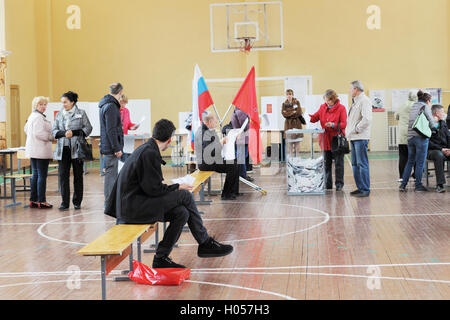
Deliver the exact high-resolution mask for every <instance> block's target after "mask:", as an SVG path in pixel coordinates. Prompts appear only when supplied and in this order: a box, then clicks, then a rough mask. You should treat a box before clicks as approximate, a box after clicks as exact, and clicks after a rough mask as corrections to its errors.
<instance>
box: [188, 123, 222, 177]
mask: <svg viewBox="0 0 450 320" xmlns="http://www.w3.org/2000/svg"><path fill="white" fill-rule="evenodd" d="M222 148H223V146H222V144H221V142H220V138H219V136H218V135H217V132H216V131H215V130H211V129H209V128H208V127H207V126H206V125H205V124H204V123H202V126H201V127H199V128H198V130H197V132H196V133H195V135H194V150H195V160H196V162H197V165H198V166H199V169H201V166H202V165H205V164H222V163H224V160H223V158H222Z"/></svg>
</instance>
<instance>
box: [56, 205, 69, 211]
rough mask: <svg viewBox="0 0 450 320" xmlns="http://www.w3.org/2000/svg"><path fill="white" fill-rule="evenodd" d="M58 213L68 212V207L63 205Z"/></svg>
mask: <svg viewBox="0 0 450 320" xmlns="http://www.w3.org/2000/svg"><path fill="white" fill-rule="evenodd" d="M58 209H59V211H67V210H69V207H66V206H65V205H63V204H62V205H61V206H60V207H59V208H58Z"/></svg>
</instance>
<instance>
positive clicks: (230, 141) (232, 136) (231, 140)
mask: <svg viewBox="0 0 450 320" xmlns="http://www.w3.org/2000/svg"><path fill="white" fill-rule="evenodd" d="M247 123H248V118H247V119H245V121H244V124H243V125H242V127H240V128H239V129H231V130H230V131H228V134H227V143H225V144H224V145H223V148H222V157H223V158H224V159H225V160H234V159H235V158H236V151H235V144H236V139H237V137H238V136H239V135H240V134H241V133H242V132H244V129H245V127H246V126H247Z"/></svg>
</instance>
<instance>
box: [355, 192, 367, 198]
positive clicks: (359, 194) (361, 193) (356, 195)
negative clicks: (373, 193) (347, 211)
mask: <svg viewBox="0 0 450 320" xmlns="http://www.w3.org/2000/svg"><path fill="white" fill-rule="evenodd" d="M369 195H370V192H360V193H357V194H355V197H357V198H365V197H368V196H369Z"/></svg>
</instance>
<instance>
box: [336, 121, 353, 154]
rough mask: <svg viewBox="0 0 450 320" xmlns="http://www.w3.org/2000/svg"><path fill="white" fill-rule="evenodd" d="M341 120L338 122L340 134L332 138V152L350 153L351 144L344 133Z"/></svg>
mask: <svg viewBox="0 0 450 320" xmlns="http://www.w3.org/2000/svg"><path fill="white" fill-rule="evenodd" d="M340 125H341V122H340V121H339V122H338V127H337V130H338V134H337V135H335V136H333V138H332V139H331V152H333V153H344V154H347V153H350V146H349V144H348V140H347V138H346V137H345V135H344V133H343V132H342V130H341V129H340Z"/></svg>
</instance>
